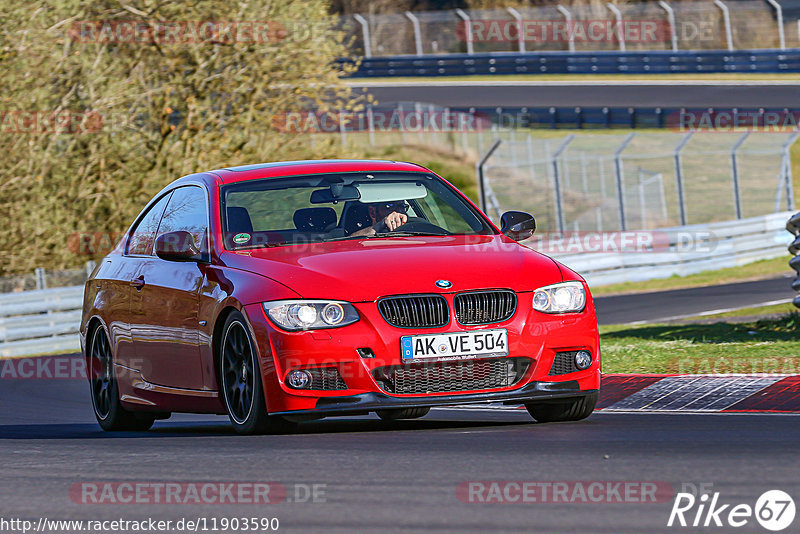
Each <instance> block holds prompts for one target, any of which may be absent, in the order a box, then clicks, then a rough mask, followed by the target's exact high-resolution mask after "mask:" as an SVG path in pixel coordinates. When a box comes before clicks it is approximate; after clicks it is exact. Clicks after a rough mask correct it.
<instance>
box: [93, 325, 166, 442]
mask: <svg viewBox="0 0 800 534" xmlns="http://www.w3.org/2000/svg"><path fill="white" fill-rule="evenodd" d="M88 351H89V358H88V365H89V369H88V371H89V386H90V387H91V392H92V407H93V408H94V415H95V417H96V418H97V422H98V423H99V424H100V427H101V428H102V429H103V430H107V431H120V430H139V431H144V430H148V429H149V428H150V427H151V426H153V422H154V421H155V420H156V416H155V414H148V413H141V412H140V413H137V412H129V411H128V410H126V409H125V408H123V407H122V403H121V402H120V400H119V387H118V385H117V377H116V373H115V372H114V359H113V356H112V354H111V345H110V344H109V342H108V337H107V336H106V332H105V330H104V329H103V326H102V325H100V324H98V325H97V326H95V327H94V329H93V330H92V331H91V334H90V336H89V345H88Z"/></svg>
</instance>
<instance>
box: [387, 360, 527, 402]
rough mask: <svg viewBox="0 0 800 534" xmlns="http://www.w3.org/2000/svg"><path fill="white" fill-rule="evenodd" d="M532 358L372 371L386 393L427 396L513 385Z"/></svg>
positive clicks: (459, 362)
mask: <svg viewBox="0 0 800 534" xmlns="http://www.w3.org/2000/svg"><path fill="white" fill-rule="evenodd" d="M530 362H531V360H530V359H529V358H490V359H485V360H466V361H464V360H461V361H453V362H433V363H411V364H407V365H393V366H389V367H380V368H378V369H375V370H374V371H372V374H373V376H374V377H375V380H376V381H377V382H378V385H379V386H380V387H381V389H383V390H384V391H386V392H387V393H395V394H406V395H414V394H425V393H444V392H451V391H471V390H481V389H494V388H504V387H508V386H513V385H514V384H516V383H517V382H519V381H520V380H521V379H522V377H523V376H524V375H525V372H526V371H527V370H528V367H529V366H530Z"/></svg>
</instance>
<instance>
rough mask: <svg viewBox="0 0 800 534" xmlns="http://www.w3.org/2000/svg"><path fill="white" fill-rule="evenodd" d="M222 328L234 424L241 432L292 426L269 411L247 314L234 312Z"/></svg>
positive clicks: (224, 383)
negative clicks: (246, 321)
mask: <svg viewBox="0 0 800 534" xmlns="http://www.w3.org/2000/svg"><path fill="white" fill-rule="evenodd" d="M222 332H223V334H222V339H221V342H220V354H219V363H220V374H219V376H220V389H221V394H222V397H223V400H224V402H225V408H226V409H227V411H228V417H229V418H230V420H231V423H232V424H233V427H234V428H235V429H236V431H237V432H238V433H240V434H266V433H279V432H286V431H288V430H291V429H292V428H293V427H294V424H292V423H290V422H289V421H287V420H285V419H284V418H282V417H280V416H271V415H269V413H268V412H267V405H266V403H265V402H264V386H263V383H262V381H261V370H260V367H259V366H258V358H257V356H256V351H255V345H254V344H253V339H252V338H251V337H250V332H249V330H248V328H247V324H246V323H245V319H244V316H243V315H242V314H241V313H239V312H238V311H234V312H231V314H230V315H228V318H227V320H226V321H225V326H224V327H223V329H222Z"/></svg>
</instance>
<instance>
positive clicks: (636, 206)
mask: <svg viewBox="0 0 800 534" xmlns="http://www.w3.org/2000/svg"><path fill="white" fill-rule="evenodd" d="M493 134H494V136H496V137H497V138H498V139H501V140H502V141H501V144H500V146H499V147H498V149H497V151H496V152H495V153H494V154H493V155H492V157H491V158H490V159H489V161H488V162H487V164H486V166H485V167H484V174H485V176H486V191H487V204H488V205H487V211H488V212H489V214H490V216H492V217H493V218H496V219H499V216H500V214H501V213H502V212H503V211H506V210H511V209H517V210H522V211H529V212H531V213H533V214H534V215H535V216H536V220H537V226H538V227H539V228H541V229H542V230H545V231H570V230H577V231H584V230H590V231H612V230H629V229H652V228H661V227H670V226H683V225H687V224H702V223H710V222H717V221H725V220H732V219H737V218H745V217H753V216H757V215H764V214H768V213H774V212H779V211H783V210H787V209H788V210H791V209H794V199H793V188H792V173H791V165H790V159H789V149H790V147H791V145H792V143H794V141H795V140H796V139H797V134H784V133H752V134H750V133H737V134H721V133H708V132H705V133H672V132H665V133H629V134H608V135H600V134H580V135H577V134H570V135H565V136H562V137H552V138H544V139H543V138H539V137H534V136H532V135H530V134H527V133H524V132H520V131H514V130H500V131H494V132H493Z"/></svg>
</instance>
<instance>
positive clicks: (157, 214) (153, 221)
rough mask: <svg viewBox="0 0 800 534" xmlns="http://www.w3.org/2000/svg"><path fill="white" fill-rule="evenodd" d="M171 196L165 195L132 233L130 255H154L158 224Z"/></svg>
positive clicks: (128, 251) (129, 244)
mask: <svg viewBox="0 0 800 534" xmlns="http://www.w3.org/2000/svg"><path fill="white" fill-rule="evenodd" d="M169 197H170V195H169V194H167V195H164V196H163V197H162V198H161V200H159V201H158V202H156V203H155V204H153V206H152V207H151V208H150V210H149V211H148V212H147V214H145V216H144V217H143V218H142V219H141V220H140V221H139V224H137V225H136V227H135V228H134V229H133V232H131V237H130V239H129V240H128V250H127V253H128V254H138V255H144V256H150V255H152V254H153V243H154V242H155V239H156V230H157V229H158V223H159V221H160V220H161V214H162V213H164V207H165V206H166V205H167V200H169Z"/></svg>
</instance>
